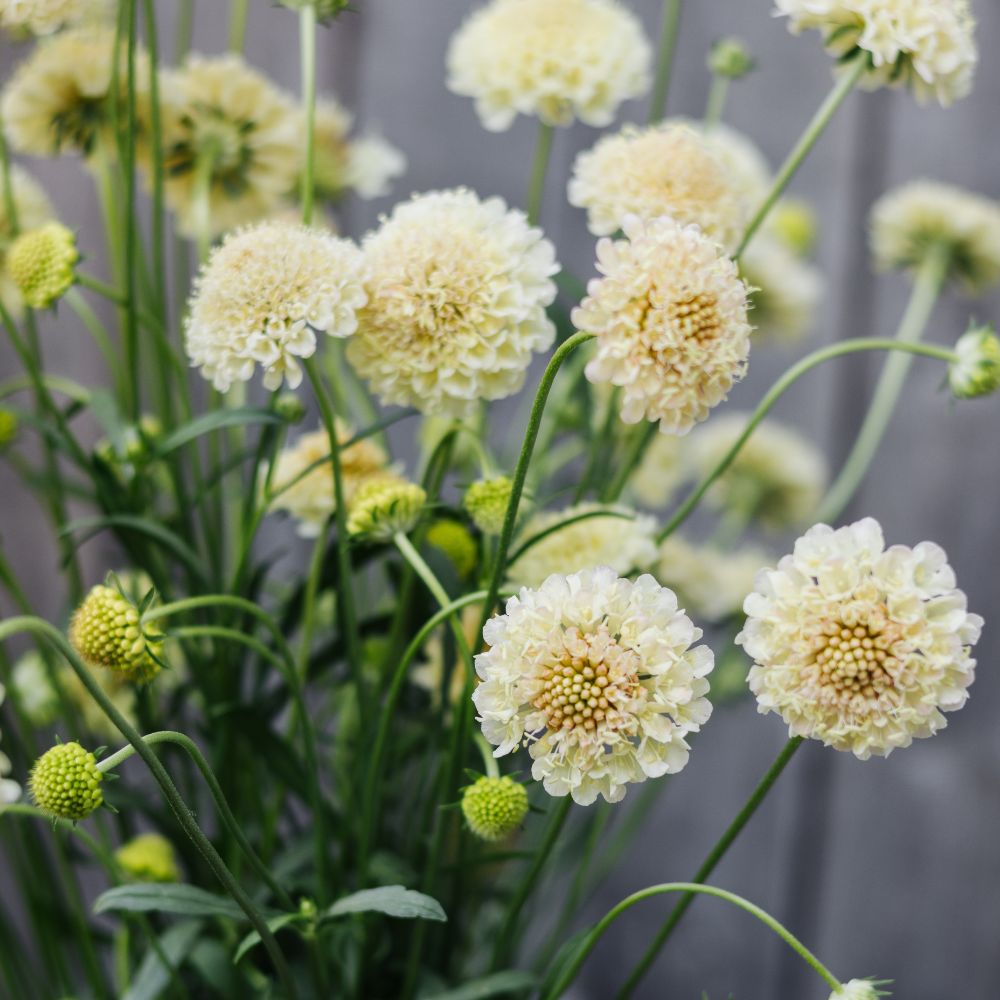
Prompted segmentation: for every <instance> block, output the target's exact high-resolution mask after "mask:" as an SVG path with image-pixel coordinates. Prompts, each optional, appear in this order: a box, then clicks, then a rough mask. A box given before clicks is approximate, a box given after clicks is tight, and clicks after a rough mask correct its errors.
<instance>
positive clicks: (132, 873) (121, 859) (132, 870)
mask: <svg viewBox="0 0 1000 1000" xmlns="http://www.w3.org/2000/svg"><path fill="white" fill-rule="evenodd" d="M115 861H117V862H118V867H119V868H121V870H122V872H123V873H124V874H125V875H126V876H127V877H128V878H130V879H132V880H133V881H135V882H177V881H179V880H180V871H179V870H178V868H177V857H176V855H175V854H174V847H173V844H171V843H170V841H169V840H167V838H166V837H161V836H160V834H158V833H142V834H139V836H138V837H133V838H132V839H131V840H130V841H128V842H127V843H124V844H122V846H121V847H119V848H118V850H117V851H115Z"/></svg>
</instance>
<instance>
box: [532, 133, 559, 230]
mask: <svg viewBox="0 0 1000 1000" xmlns="http://www.w3.org/2000/svg"><path fill="white" fill-rule="evenodd" d="M554 134H555V129H554V128H553V126H551V125H547V124H546V123H545V122H540V123H539V125H538V139H537V141H536V145H535V159H534V161H533V163H532V165H531V183H530V184H529V185H528V201H527V209H528V222H529V223H530V224H531V225H533V226H537V225H538V220H539V217H540V216H541V214H542V197H543V196H544V194H545V175H546V174H547V173H548V169H549V159H550V158H551V156H552V139H553V136H554Z"/></svg>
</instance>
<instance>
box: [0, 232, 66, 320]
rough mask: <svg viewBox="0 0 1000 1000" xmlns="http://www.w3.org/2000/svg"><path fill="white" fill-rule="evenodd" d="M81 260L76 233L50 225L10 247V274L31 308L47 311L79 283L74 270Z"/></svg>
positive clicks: (8, 270)
mask: <svg viewBox="0 0 1000 1000" xmlns="http://www.w3.org/2000/svg"><path fill="white" fill-rule="evenodd" d="M79 259H80V254H79V251H78V250H77V249H76V237H75V236H74V235H73V231H72V230H71V229H67V228H66V227H65V226H64V225H62V224H61V223H59V222H47V223H46V224H45V225H44V226H41V227H40V228H39V229H32V230H31V231H30V232H27V233H22V234H21V235H20V236H18V238H17V239H16V240H14V242H13V243H12V244H11V245H10V249H9V250H8V251H7V273H8V274H9V275H10V278H11V280H12V281H13V282H14V284H15V285H17V288H18V290H19V291H20V293H21V297H22V298H23V299H24V301H25V302H26V303H27V304H28V305H29V306H31V307H32V308H33V309H46V308H48V307H49V306H51V305H52V304H53V303H54V302H55V301H56V300H57V299H59V298H61V297H62V295H63V294H64V293H65V292H66V290H67V289H68V288H69V287H70V286H71V285H72V284H73V282H74V281H75V280H76V276H75V275H74V273H73V269H74V268H75V267H76V262H77V261H78V260H79Z"/></svg>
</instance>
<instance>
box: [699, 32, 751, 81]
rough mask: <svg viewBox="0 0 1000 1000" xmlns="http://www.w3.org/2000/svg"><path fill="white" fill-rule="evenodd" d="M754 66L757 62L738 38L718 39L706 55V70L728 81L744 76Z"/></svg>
mask: <svg viewBox="0 0 1000 1000" xmlns="http://www.w3.org/2000/svg"><path fill="white" fill-rule="evenodd" d="M756 65H757V60H756V59H754V57H753V56H752V55H750V52H749V50H748V49H747V47H746V44H745V43H744V42H743V40H742V39H740V38H720V39H719V41H717V42H716V43H715V44H714V45H713V46H712V48H711V51H710V52H709V54H708V68H709V69H710V70H711V71H712V72H713V73H714V74H715V75H716V76H724V77H728V78H729V79H730V80H738V79H739V78H740V77H741V76H746V75H747V73H749V72H750V71H751V70H752V69H753V68H754V66H756Z"/></svg>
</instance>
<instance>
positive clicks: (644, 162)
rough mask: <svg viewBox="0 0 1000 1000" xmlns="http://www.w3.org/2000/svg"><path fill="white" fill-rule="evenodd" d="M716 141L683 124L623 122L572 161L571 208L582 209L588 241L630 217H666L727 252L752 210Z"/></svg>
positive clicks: (742, 183) (741, 180) (740, 179)
mask: <svg viewBox="0 0 1000 1000" xmlns="http://www.w3.org/2000/svg"><path fill="white" fill-rule="evenodd" d="M717 142H718V140H710V139H708V138H706V136H705V135H704V134H703V133H702V132H701V131H700V130H698V129H695V128H693V127H692V126H691V125H690V124H689V123H687V122H683V121H681V122H665V123H663V124H661V125H654V126H651V127H649V128H644V129H639V128H636V127H635V126H633V125H627V126H626V127H625V128H624V129H622V131H621V132H619V133H617V134H615V135H609V136H605V138H603V139H601V140H599V141H598V143H597V144H596V145H595V146H594V147H593V148H592V149H589V150H585V151H584V152H582V153H580V155H579V156H578V157H577V158H576V162H575V163H574V165H573V176H572V177H571V178H570V182H569V200H570V204H573V205H576V206H577V207H579V208H585V209H586V210H587V225H588V227H589V229H590V231H591V232H592V233H593V234H594V235H595V236H609V235H610V234H612V233H615V232H617V231H618V230H619V229H622V228H624V224H625V220H626V219H627V218H628V217H629V216H633V215H634V216H638V217H639V218H641V219H647V220H649V219H654V218H657V217H658V216H661V215H669V216H670V217H671V218H673V219H674V220H676V221H677V222H678V223H681V224H682V225H687V224H691V223H693V224H696V225H698V226H700V227H701V229H702V230H704V232H705V233H706V234H707V235H709V236H711V237H712V239H714V240H715V241H716V242H717V243H719V244H720V245H721V246H723V247H724V248H725V249H727V250H733V249H734V248H735V246H736V244H737V243H738V242H739V239H740V237H741V236H742V234H743V228H744V226H745V224H746V222H747V219H748V218H749V214H750V211H751V210H752V208H753V207H754V206H753V205H751V204H750V202H749V201H748V200H747V198H746V197H745V195H744V191H745V185H746V178H745V177H739V176H738V175H737V173H736V172H735V171H734V169H733V168H732V166H731V165H730V162H729V160H728V157H727V155H723V154H720V152H719V151H718V148H717Z"/></svg>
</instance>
